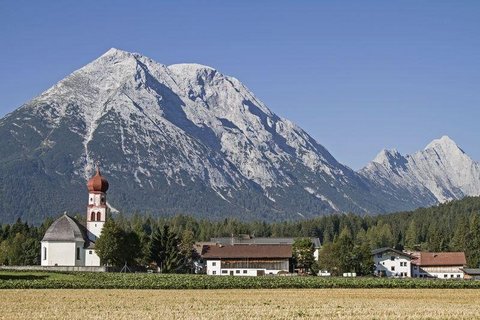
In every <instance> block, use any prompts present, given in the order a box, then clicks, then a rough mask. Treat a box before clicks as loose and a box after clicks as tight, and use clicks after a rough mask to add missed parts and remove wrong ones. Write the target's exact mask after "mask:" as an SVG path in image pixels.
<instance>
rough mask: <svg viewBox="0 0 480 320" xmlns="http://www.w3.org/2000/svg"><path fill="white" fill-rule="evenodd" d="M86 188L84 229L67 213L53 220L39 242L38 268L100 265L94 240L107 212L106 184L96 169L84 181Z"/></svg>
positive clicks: (98, 234) (100, 229) (100, 230)
mask: <svg viewBox="0 0 480 320" xmlns="http://www.w3.org/2000/svg"><path fill="white" fill-rule="evenodd" d="M87 188H88V199H89V200H88V206H87V219H86V221H87V227H85V226H83V225H82V224H80V223H79V222H78V221H77V220H75V219H74V218H72V217H70V216H68V215H67V214H64V215H63V216H61V217H60V218H58V219H57V220H55V221H54V222H53V223H52V225H51V226H50V227H49V228H48V229H47V231H46V232H45V235H44V237H43V239H42V243H41V264H42V266H58V267H90V266H91V267H95V266H100V258H99V257H98V255H97V254H96V253H95V241H96V239H97V238H98V237H100V234H101V232H102V228H103V225H104V224H105V221H106V219H107V217H108V214H109V210H108V207H107V197H106V192H107V190H108V181H107V180H106V179H105V178H104V177H103V176H102V175H101V174H100V170H98V168H97V172H96V174H95V176H93V177H92V178H91V179H90V180H89V181H88V183H87Z"/></svg>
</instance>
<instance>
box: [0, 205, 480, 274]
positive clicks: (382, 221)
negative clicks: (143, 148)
mask: <svg viewBox="0 0 480 320" xmlns="http://www.w3.org/2000/svg"><path fill="white" fill-rule="evenodd" d="M81 218H82V217H79V220H80V221H81ZM114 220H115V222H116V224H117V225H118V226H119V227H121V228H123V229H124V230H126V231H128V232H131V231H133V233H134V234H136V235H137V236H138V238H139V239H140V243H141V245H142V246H143V247H144V248H147V247H148V246H149V245H150V238H151V235H152V232H153V231H154V230H156V229H157V228H162V227H163V226H164V225H169V226H170V230H171V231H173V232H174V233H176V234H177V235H178V237H179V239H180V240H182V239H187V238H188V239H189V241H202V240H209V239H210V238H211V237H220V236H231V235H239V234H251V235H255V236H257V237H269V236H272V237H283V236H285V237H307V236H308V237H310V236H313V237H319V238H320V240H321V242H322V245H323V248H322V251H323V254H324V255H325V256H330V255H331V254H332V252H331V251H332V250H333V251H335V250H340V251H342V252H343V253H345V252H346V251H352V252H356V251H355V250H357V249H358V252H363V254H364V253H365V252H367V251H368V250H370V249H374V248H379V247H386V246H390V247H396V248H398V249H403V248H406V249H412V250H426V251H465V252H466V254H467V261H468V264H469V265H470V266H478V265H479V263H480V197H467V198H465V199H463V200H459V201H452V202H449V203H445V204H441V205H438V206H434V207H430V208H421V209H417V210H415V211H410V212H399V213H393V214H388V215H378V216H358V215H354V214H334V215H329V216H322V217H319V218H315V219H310V220H302V221H291V222H288V221H285V222H276V223H267V222H262V221H254V222H242V221H239V220H236V219H225V220H222V221H210V220H206V219H201V220H200V219H196V218H193V217H191V216H182V215H178V216H174V217H171V218H152V217H149V216H148V215H142V214H133V215H132V216H131V217H127V216H126V215H121V214H120V215H115V216H114ZM51 221H52V220H50V219H49V220H46V221H45V222H44V223H43V224H42V225H41V226H38V227H37V226H29V225H28V224H26V223H23V222H21V221H18V222H17V223H15V224H13V225H2V226H1V228H0V241H1V243H0V264H31V263H38V262H39V260H38V255H39V253H40V249H39V248H40V247H39V241H40V240H41V238H42V236H43V233H44V232H45V230H46V228H47V227H48V225H49V224H50V223H51ZM144 251H146V250H144ZM351 259H352V260H355V257H351Z"/></svg>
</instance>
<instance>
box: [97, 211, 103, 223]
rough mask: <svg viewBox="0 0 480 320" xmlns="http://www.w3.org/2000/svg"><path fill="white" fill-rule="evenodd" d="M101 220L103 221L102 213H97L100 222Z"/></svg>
mask: <svg viewBox="0 0 480 320" xmlns="http://www.w3.org/2000/svg"><path fill="white" fill-rule="evenodd" d="M100 220H102V219H101V213H100V212H97V221H100Z"/></svg>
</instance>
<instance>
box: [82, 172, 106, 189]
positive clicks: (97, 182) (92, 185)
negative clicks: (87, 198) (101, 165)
mask: <svg viewBox="0 0 480 320" xmlns="http://www.w3.org/2000/svg"><path fill="white" fill-rule="evenodd" d="M87 188H88V191H90V192H95V191H96V192H107V190H108V181H107V179H105V178H104V177H103V176H102V174H101V173H100V170H99V169H98V167H97V173H96V174H95V175H94V176H93V177H92V178H91V179H90V180H88V183H87Z"/></svg>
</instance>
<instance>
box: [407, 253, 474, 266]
mask: <svg viewBox="0 0 480 320" xmlns="http://www.w3.org/2000/svg"><path fill="white" fill-rule="evenodd" d="M412 255H413V256H414V257H415V260H413V261H412V264H415V265H417V266H420V267H433V266H464V265H466V264H467V259H466V258H465V252H414V253H412Z"/></svg>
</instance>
